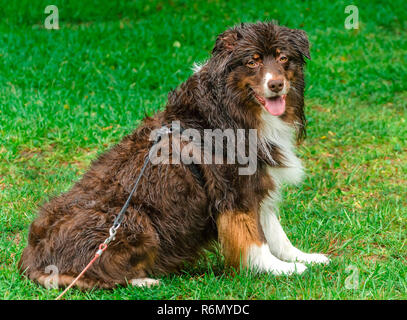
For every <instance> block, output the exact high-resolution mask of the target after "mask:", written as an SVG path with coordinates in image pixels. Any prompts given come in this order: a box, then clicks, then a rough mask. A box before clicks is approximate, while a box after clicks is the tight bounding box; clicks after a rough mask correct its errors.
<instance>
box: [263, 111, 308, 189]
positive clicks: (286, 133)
mask: <svg viewBox="0 0 407 320" xmlns="http://www.w3.org/2000/svg"><path fill="white" fill-rule="evenodd" d="M262 119H263V121H264V122H263V128H262V131H261V133H260V134H261V139H264V140H266V141H269V142H271V143H272V144H274V145H276V146H277V147H278V148H279V149H280V151H281V153H282V155H283V157H284V160H283V164H284V167H269V168H268V173H269V174H270V175H271V177H272V178H273V180H274V182H275V183H276V187H277V189H279V187H280V186H281V185H282V184H283V183H288V184H298V183H300V182H301V181H302V179H303V177H304V169H303V166H302V163H301V160H300V159H299V158H298V157H297V156H296V154H295V148H294V134H295V130H294V128H293V127H292V126H290V125H289V124H287V123H286V122H284V121H283V120H281V119H280V118H278V117H275V116H273V115H271V114H269V113H268V112H266V111H263V113H262ZM276 191H278V190H276Z"/></svg>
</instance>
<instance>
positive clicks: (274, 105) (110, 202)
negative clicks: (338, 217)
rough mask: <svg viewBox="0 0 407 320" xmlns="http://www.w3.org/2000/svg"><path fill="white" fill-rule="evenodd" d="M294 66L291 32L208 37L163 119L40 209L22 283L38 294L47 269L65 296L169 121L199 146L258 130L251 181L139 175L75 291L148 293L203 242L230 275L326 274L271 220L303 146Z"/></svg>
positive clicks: (299, 41) (229, 172)
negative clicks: (130, 287) (244, 271)
mask: <svg viewBox="0 0 407 320" xmlns="http://www.w3.org/2000/svg"><path fill="white" fill-rule="evenodd" d="M304 57H307V58H310V54H309V45H308V39H307V36H306V34H305V32H304V31H301V30H294V29H288V28H286V27H282V26H277V25H274V24H272V23H256V24H241V25H239V26H236V27H234V28H231V29H229V30H227V31H225V32H224V33H222V34H221V35H219V36H218V38H217V40H216V44H215V47H214V49H213V51H212V55H211V58H210V59H209V60H208V61H207V62H206V63H205V64H204V65H203V66H201V67H199V68H197V70H196V71H195V72H194V74H193V75H192V76H191V77H190V78H189V79H188V80H187V81H186V82H184V83H183V84H181V85H180V86H179V87H178V88H177V89H176V90H174V91H172V92H171V93H170V94H169V96H168V103H167V105H166V108H165V110H164V111H163V112H160V113H157V114H156V115H155V116H154V117H149V118H146V119H144V121H143V123H142V125H141V126H140V127H139V128H138V129H137V130H136V131H134V132H133V133H132V134H130V135H128V136H126V137H125V138H124V139H123V140H122V141H121V142H120V143H119V144H118V145H116V146H115V147H113V148H112V149H111V150H109V151H108V152H106V153H105V154H103V155H102V156H101V157H100V158H99V159H98V160H97V161H95V162H94V163H93V164H92V166H91V168H90V169H89V171H88V172H87V173H86V174H85V175H84V176H83V178H82V179H81V180H80V181H78V182H77V183H76V184H75V185H74V186H73V188H72V189H71V190H70V191H68V192H66V193H64V194H62V195H60V196H59V197H56V198H54V199H52V200H51V201H50V202H49V203H46V204H45V205H44V206H43V207H42V209H41V211H40V214H39V216H38V217H37V218H36V219H35V221H34V222H33V223H32V224H31V227H30V231H29V237H28V246H27V247H26V248H25V250H24V252H23V254H22V257H21V260H20V263H19V268H20V270H21V272H23V273H24V275H26V276H27V277H29V278H30V279H32V280H34V281H36V282H38V283H41V284H44V283H45V281H46V279H47V277H48V276H49V274H48V273H46V272H45V270H46V268H47V267H48V266H55V267H56V268H57V269H58V273H59V278H58V284H59V285H60V286H66V285H67V284H69V283H70V282H71V281H72V280H73V278H74V277H75V276H77V275H78V274H79V272H81V271H82V269H83V268H84V267H85V266H86V265H87V264H88V262H89V261H90V260H91V259H92V258H93V256H94V254H95V251H96V250H97V248H98V246H99V244H100V243H101V242H103V241H104V239H105V238H106V237H107V236H108V233H109V228H110V227H111V225H112V223H113V220H114V218H115V217H116V215H117V214H118V212H119V211H120V209H121V207H122V206H123V204H124V202H125V201H126V198H127V197H128V195H129V193H130V190H131V188H132V186H133V184H134V181H135V179H136V178H137V176H138V175H139V173H140V170H141V167H142V165H143V162H144V159H145V156H146V154H147V153H148V152H149V149H150V148H151V146H152V144H153V142H152V141H151V139H150V135H151V133H152V132H153V131H154V130H155V129H158V128H160V127H161V126H162V125H163V124H169V123H171V122H173V121H178V122H179V123H180V125H181V126H182V127H183V128H188V129H190V128H192V129H194V130H197V131H198V132H200V133H202V134H203V135H204V134H205V132H206V131H205V130H207V129H212V130H215V129H220V130H226V129H229V130H230V129H231V130H232V131H233V132H236V131H237V130H241V129H244V130H246V131H248V130H250V129H255V130H257V139H258V141H259V143H258V144H257V146H256V151H257V156H256V161H257V166H256V170H255V171H254V172H253V173H252V174H245V175H243V174H239V167H240V165H239V164H237V163H232V164H231V163H221V164H219V163H216V164H199V163H198V164H195V167H194V168H195V169H194V170H191V168H190V165H188V164H185V163H183V162H180V163H176V164H171V163H170V164H158V165H152V164H151V165H149V166H147V169H146V171H145V173H144V175H143V177H142V179H141V181H140V186H139V188H138V191H137V193H136V194H134V196H133V198H132V201H131V204H130V207H129V208H128V209H127V212H126V215H125V218H124V221H123V223H122V225H121V227H120V228H119V230H118V233H117V236H116V239H115V240H114V241H113V242H111V243H110V245H109V247H108V248H107V250H106V252H105V253H104V254H103V255H102V256H101V257H100V258H99V260H97V262H96V263H95V264H94V265H93V266H92V267H91V268H90V269H89V270H88V271H87V272H86V273H85V275H84V277H83V278H82V279H81V280H80V281H79V282H78V284H77V285H78V286H79V287H82V288H91V287H94V286H96V287H101V288H111V287H114V286H115V285H117V284H120V285H126V284H128V283H132V284H134V285H150V284H155V283H156V282H157V281H155V280H153V279H149V278H148V277H149V276H159V275H163V274H168V273H170V272H176V271H177V270H179V269H180V268H181V267H182V266H183V263H184V262H191V261H194V260H195V259H196V258H197V257H198V256H199V254H200V253H201V252H202V249H203V248H205V247H207V246H208V245H209V244H211V243H212V241H213V240H218V241H219V242H220V244H221V248H222V253H223V255H224V256H225V260H226V262H227V263H228V264H229V265H231V266H233V267H239V266H240V265H243V266H244V267H248V268H251V269H252V270H254V271H257V272H270V273H272V274H274V275H280V274H291V273H294V272H297V273H301V272H303V271H304V270H305V269H306V266H305V264H304V263H328V262H329V259H328V258H327V257H326V256H324V255H321V254H309V253H304V252H302V251H301V250H299V249H297V248H295V247H294V246H293V245H292V244H291V243H290V241H289V240H288V238H287V236H286V234H285V233H284V231H283V229H282V227H281V225H280V223H279V219H278V216H277V210H278V201H279V189H280V186H281V185H282V184H284V183H291V184H297V183H299V182H300V181H301V179H302V177H303V167H302V164H301V161H300V160H299V159H298V158H297V156H296V155H295V150H294V144H295V140H297V142H298V141H300V140H301V138H303V137H304V134H305V116H304V111H303V110H304V109H303V107H304V98H303V95H304V74H303V67H304V64H305V61H304ZM163 141H164V142H165V141H168V140H165V139H164V140H163ZM184 145H185V144H184V143H181V148H182V147H183V146H184ZM245 147H246V145H245ZM171 152H172V151H171ZM196 171H198V173H199V174H198V176H197V174H196Z"/></svg>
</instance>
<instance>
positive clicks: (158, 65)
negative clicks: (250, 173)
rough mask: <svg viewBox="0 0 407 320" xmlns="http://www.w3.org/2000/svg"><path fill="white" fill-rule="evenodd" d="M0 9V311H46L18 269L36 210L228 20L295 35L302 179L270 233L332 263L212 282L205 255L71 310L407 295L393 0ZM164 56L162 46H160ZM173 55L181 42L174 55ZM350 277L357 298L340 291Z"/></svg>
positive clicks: (402, 20) (406, 16)
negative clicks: (302, 48) (356, 25)
mask: <svg viewBox="0 0 407 320" xmlns="http://www.w3.org/2000/svg"><path fill="white" fill-rule="evenodd" d="M65 2H66V1H62V0H57V1H53V3H54V4H56V5H57V6H58V7H59V13H60V27H61V29H60V30H54V31H50V30H45V29H44V28H43V22H44V18H45V16H46V15H45V14H44V13H43V12H44V8H45V6H46V5H48V4H49V3H48V1H28V0H21V1H14V0H8V1H5V0H1V1H0V15H1V17H2V19H1V21H0V299H52V298H55V297H56V296H57V295H58V292H60V291H58V290H46V289H44V288H42V287H39V286H37V285H35V284H33V283H32V282H30V281H27V280H26V279H22V278H21V277H20V276H19V274H18V272H17V267H16V266H17V262H18V260H19V257H20V254H21V251H22V249H23V248H24V246H25V244H26V239H27V231H28V226H29V224H30V222H31V221H32V219H33V218H34V217H35V215H36V210H37V207H38V206H39V205H40V204H41V203H43V202H44V201H46V200H47V199H49V198H50V197H51V196H53V195H56V194H59V193H60V192H62V191H66V190H68V189H69V188H70V187H71V186H72V184H73V183H74V182H75V181H76V180H78V179H79V178H80V176H81V175H82V174H83V173H84V172H85V171H86V168H87V167H88V165H89V164H90V162H91V160H93V159H95V158H96V156H97V155H98V154H100V153H101V152H103V151H104V150H106V149H107V148H108V147H109V146H112V145H113V144H115V143H117V142H118V141H119V140H120V139H121V137H122V136H123V135H125V134H127V133H129V132H131V131H132V130H133V129H134V128H135V127H136V126H137V124H138V123H139V121H140V119H141V118H142V117H143V115H144V114H145V113H148V114H151V113H153V112H154V111H156V110H158V109H160V108H162V106H164V104H165V101H166V95H167V93H168V91H169V90H170V89H172V88H174V87H176V86H177V85H178V84H180V83H181V82H182V81H184V80H185V79H187V77H188V76H190V75H191V69H190V67H191V65H192V63H193V62H194V61H201V60H204V59H206V58H207V57H208V55H209V52H210V50H211V47H212V45H213V43H214V40H215V37H216V35H217V34H218V33H219V32H221V31H223V30H224V29H225V28H226V27H228V26H231V25H233V24H235V23H238V22H241V21H251V22H253V21H257V20H266V19H268V20H271V19H276V20H278V21H279V22H280V23H281V24H283V25H287V26H289V27H292V28H302V29H304V30H306V31H307V32H308V35H309V39H310V42H311V55H312V61H310V62H309V63H308V66H307V73H306V75H307V91H306V112H307V115H308V119H309V126H308V138H307V140H306V141H305V143H304V144H303V145H302V146H301V147H300V148H299V153H300V154H301V156H302V158H303V159H304V163H305V165H306V167H307V173H308V176H307V178H306V180H305V182H304V184H303V185H302V186H300V187H297V188H294V187H292V188H291V187H290V188H286V189H285V192H284V202H283V203H282V205H281V216H282V223H283V226H284V228H285V230H286V231H287V233H288V236H289V238H290V239H292V242H293V243H294V244H295V245H296V246H298V247H299V248H301V249H303V250H305V251H312V252H323V253H328V254H329V255H330V257H331V258H332V263H331V264H330V265H328V266H312V267H310V268H309V270H308V271H307V272H306V273H304V274H303V275H296V276H291V277H275V276H271V275H267V274H266V275H254V274H250V273H249V274H247V273H246V272H242V273H240V274H238V275H236V276H232V274H231V273H230V272H228V271H224V268H223V260H222V257H221V256H220V255H219V254H217V253H216V251H214V252H208V254H207V256H206V257H205V258H204V259H202V260H201V261H199V263H198V264H197V265H194V266H186V267H185V270H184V271H183V272H182V273H181V274H179V275H171V276H168V277H165V278H163V279H162V285H161V286H159V287H156V288H151V289H137V288H131V287H130V288H117V289H115V290H113V291H103V290H92V291H88V292H80V291H78V290H72V291H71V292H70V293H69V294H68V295H67V296H66V298H69V299H406V298H407V293H406V292H407V280H406V279H407V263H406V259H407V239H406V228H407V209H406V205H407V200H406V198H407V197H406V196H407V192H406V191H407V187H406V184H407V165H406V164H407V154H406V151H407V144H406V141H407V91H406V89H407V66H406V63H405V61H407V22H406V21H407V11H406V10H404V9H403V8H405V2H404V0H394V1H391V2H390V1H389V2H388V3H387V2H386V3H383V2H384V1H379V0H377V1H354V2H352V4H355V5H357V6H358V8H359V14H360V29H358V30H347V29H345V28H344V20H345V17H346V14H345V13H344V8H345V6H346V5H348V4H351V3H348V2H346V1H330V2H328V1H318V2H317V1H254V0H246V1H241V0H235V1H229V2H224V1H209V2H207V1H198V2H192V1H191V2H188V1H175V0H174V1H168V2H167V1H162V2H159V1H154V2H148V1H127V2H126V1H120V3H113V1H96V0H93V1H79V0H77V1H69V4H65ZM174 44H175V45H174ZM178 44H180V46H179V45H178ZM349 266H354V267H355V268H357V270H358V272H359V278H358V279H359V284H358V286H357V287H356V288H355V289H347V288H346V287H345V281H346V278H347V277H348V276H349V275H350V274H351V273H347V271H346V270H347V268H348V267H349Z"/></svg>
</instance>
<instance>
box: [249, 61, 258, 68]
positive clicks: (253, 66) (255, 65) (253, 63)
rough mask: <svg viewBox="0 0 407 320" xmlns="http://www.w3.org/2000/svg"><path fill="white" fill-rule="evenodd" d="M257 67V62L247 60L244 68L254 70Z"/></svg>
mask: <svg viewBox="0 0 407 320" xmlns="http://www.w3.org/2000/svg"><path fill="white" fill-rule="evenodd" d="M258 65H259V63H258V62H257V61H254V60H249V61H248V62H247V63H246V66H248V67H249V68H256V67H257V66H258Z"/></svg>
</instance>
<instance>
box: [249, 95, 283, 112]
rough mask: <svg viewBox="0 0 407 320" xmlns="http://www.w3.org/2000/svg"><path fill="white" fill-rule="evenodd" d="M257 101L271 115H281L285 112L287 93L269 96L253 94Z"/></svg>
mask: <svg viewBox="0 0 407 320" xmlns="http://www.w3.org/2000/svg"><path fill="white" fill-rule="evenodd" d="M254 96H255V97H256V99H257V100H258V101H259V103H260V104H261V105H262V106H263V107H264V109H266V110H267V111H268V112H269V113H270V114H272V115H273V116H281V115H282V114H283V113H284V112H285V98H286V96H287V95H285V94H282V95H280V96H275V97H271V98H266V97H261V96H259V95H258V94H256V93H255V94H254Z"/></svg>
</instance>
